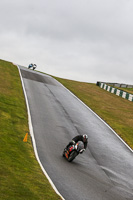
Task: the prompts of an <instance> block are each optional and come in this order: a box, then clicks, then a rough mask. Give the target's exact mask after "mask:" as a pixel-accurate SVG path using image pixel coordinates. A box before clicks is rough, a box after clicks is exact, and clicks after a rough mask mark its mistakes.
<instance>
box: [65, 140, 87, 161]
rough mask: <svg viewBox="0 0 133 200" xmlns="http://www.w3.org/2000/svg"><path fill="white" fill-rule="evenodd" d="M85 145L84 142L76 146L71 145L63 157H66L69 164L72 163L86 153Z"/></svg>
mask: <svg viewBox="0 0 133 200" xmlns="http://www.w3.org/2000/svg"><path fill="white" fill-rule="evenodd" d="M84 150H85V149H84V144H83V143H82V142H80V141H79V142H77V143H76V144H75V145H74V144H73V145H70V146H69V147H68V149H64V151H63V157H65V158H66V159H67V160H68V162H72V161H73V160H74V159H75V158H76V156H77V155H78V154H82V153H83V152H84Z"/></svg>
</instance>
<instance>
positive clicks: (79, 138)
mask: <svg viewBox="0 0 133 200" xmlns="http://www.w3.org/2000/svg"><path fill="white" fill-rule="evenodd" d="M78 141H82V142H83V143H84V149H83V151H85V149H86V147H87V143H88V135H86V134H84V135H77V136H75V137H74V138H73V139H72V141H71V142H69V144H68V145H67V146H66V148H65V150H67V149H68V147H69V146H70V145H75V144H76V143H77V142H78Z"/></svg>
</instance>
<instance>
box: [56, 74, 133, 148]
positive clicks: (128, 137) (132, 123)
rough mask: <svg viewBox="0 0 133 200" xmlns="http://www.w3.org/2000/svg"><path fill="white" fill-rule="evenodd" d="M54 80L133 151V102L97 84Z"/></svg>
mask: <svg viewBox="0 0 133 200" xmlns="http://www.w3.org/2000/svg"><path fill="white" fill-rule="evenodd" d="M54 78H56V79H57V80H58V81H59V82H61V83H62V84H63V85H64V86H65V87H66V88H68V89H69V90H70V91H72V93H74V94H75V95H76V96H77V97H78V98H79V99H81V100H82V101H83V102H84V103H85V104H86V105H88V106H89V107H90V108H91V109H92V110H93V111H94V112H95V113H97V114H98V115H99V116H100V117H101V118H102V119H103V120H104V121H105V122H106V123H107V124H109V125H110V126H111V127H112V128H113V129H114V130H115V131H116V133H117V134H118V135H119V136H120V137H121V138H122V139H123V140H124V141H125V142H126V143H127V144H128V145H129V146H130V147H131V148H132V149H133V102H130V101H128V100H126V99H123V98H121V97H118V96H116V95H115V94H111V93H109V92H107V91H105V90H103V89H101V88H100V87H98V86H96V84H92V83H84V82H78V81H72V80H67V79H61V78H57V77H54Z"/></svg>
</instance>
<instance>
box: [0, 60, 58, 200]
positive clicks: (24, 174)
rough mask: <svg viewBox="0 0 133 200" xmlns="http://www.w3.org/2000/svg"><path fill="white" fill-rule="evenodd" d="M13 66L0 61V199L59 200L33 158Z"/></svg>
mask: <svg viewBox="0 0 133 200" xmlns="http://www.w3.org/2000/svg"><path fill="white" fill-rule="evenodd" d="M28 131H29V130H28V121H27V111H26V105H25V99H24V95H23V91H22V86H21V82H20V77H19V72H18V69H17V67H16V66H14V65H13V64H12V63H10V62H6V61H3V60H0V138H1V144H0V199H1V200H8V199H9V200H16V199H17V200H20V199H28V200H30V199H31V200H39V199H40V200H43V199H45V200H59V199H60V197H59V196H58V195H57V194H56V193H55V192H54V190H53V189H52V187H51V185H50V184H49V182H48V180H47V179H46V177H45V176H44V174H43V173H42V170H41V169H40V166H39V164H38V162H37V161H36V159H35V156H34V152H33V147H32V142H31V138H30V136H28V142H26V143H24V142H23V138H24V136H25V134H26V133H27V132H28Z"/></svg>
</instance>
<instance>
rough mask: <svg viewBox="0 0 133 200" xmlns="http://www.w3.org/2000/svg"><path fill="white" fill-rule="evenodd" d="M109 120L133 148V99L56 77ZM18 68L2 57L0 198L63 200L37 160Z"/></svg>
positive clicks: (0, 75) (4, 199)
mask: <svg viewBox="0 0 133 200" xmlns="http://www.w3.org/2000/svg"><path fill="white" fill-rule="evenodd" d="M55 78H56V79H57V80H58V81H60V82H61V83H62V84H63V85H64V86H66V87H67V88H68V89H69V90H71V91H72V92H73V93H74V94H75V95H76V96H78V97H79V98H80V99H81V100H82V101H83V102H84V103H85V104H87V105H88V106H89V107H90V108H91V109H92V110H93V111H94V112H96V113H97V114H98V115H99V116H100V117H101V118H102V119H103V120H105V121H106V122H107V123H108V124H109V125H110V126H111V127H112V128H113V129H114V130H115V131H116V132H117V133H118V134H119V135H120V136H121V137H122V138H123V139H124V140H125V141H126V142H127V144H128V145H129V146H130V147H131V148H132V149H133V112H132V110H133V102H130V101H128V100H126V99H123V98H121V97H118V96H116V95H114V94H111V93H108V92H106V91H105V90H103V89H101V88H99V87H98V86H96V85H95V84H91V83H83V82H78V81H72V80H66V79H61V78H57V77H55ZM28 131H29V128H28V121H27V111H26V105H25V99H24V95H23V91H22V86H21V81H20V77H19V73H18V69H17V67H16V66H14V65H13V64H12V63H10V62H6V61H2V60H0V138H1V145H0V199H1V200H8V199H9V200H14V199H15V200H16V199H17V200H19V199H28V200H30V199H32V200H35V199H37V200H38V199H40V200H43V199H45V200H57V199H58V200H59V199H60V197H59V196H58V195H57V194H56V193H55V192H54V191H53V189H52V187H51V186H50V184H49V182H48V180H47V179H46V178H45V176H44V174H43V173H42V171H41V169H40V166H39V164H38V163H37V161H36V159H35V156H34V152H33V148H32V142H31V138H30V136H29V135H28V142H27V143H24V142H23V138H24V136H25V134H26V133H27V132H28Z"/></svg>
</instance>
